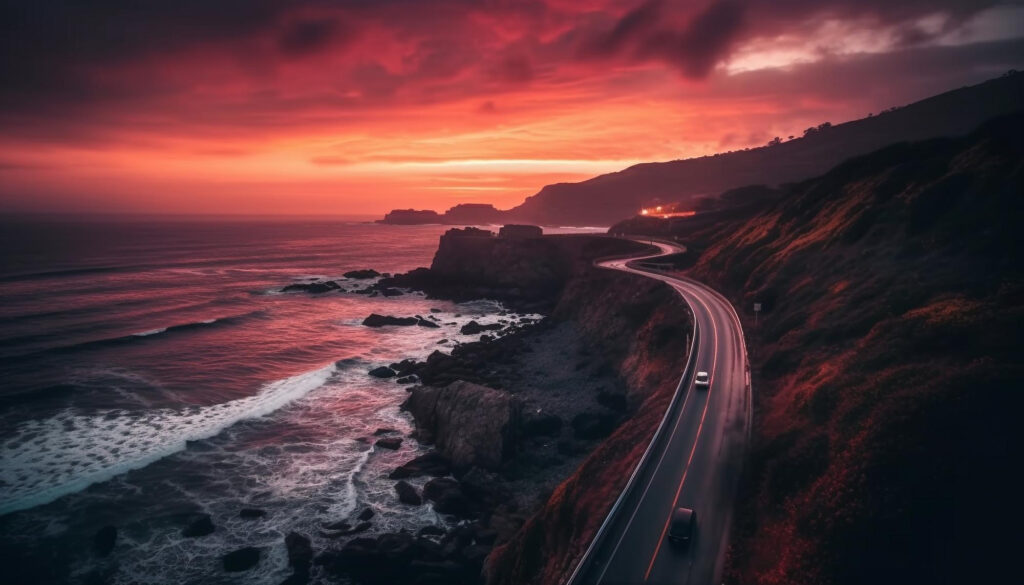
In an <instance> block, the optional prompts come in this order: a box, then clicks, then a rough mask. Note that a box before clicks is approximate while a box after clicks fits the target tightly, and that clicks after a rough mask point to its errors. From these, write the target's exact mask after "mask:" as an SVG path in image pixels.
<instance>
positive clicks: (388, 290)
mask: <svg viewBox="0 0 1024 585" xmlns="http://www.w3.org/2000/svg"><path fill="white" fill-rule="evenodd" d="M380 294H382V295H384V296H386V297H400V296H402V295H403V294H405V293H403V292H402V291H400V290H398V289H397V288H392V287H390V286H386V287H384V288H382V289H380Z"/></svg>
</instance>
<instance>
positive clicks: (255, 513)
mask: <svg viewBox="0 0 1024 585" xmlns="http://www.w3.org/2000/svg"><path fill="white" fill-rule="evenodd" d="M266 515H267V512H266V511H265V510H260V509H259V508H242V509H241V510H239V511H238V517H239V518H246V519H249V520H252V519H254V518H262V517H264V516H266Z"/></svg>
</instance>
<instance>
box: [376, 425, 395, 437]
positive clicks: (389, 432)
mask: <svg viewBox="0 0 1024 585" xmlns="http://www.w3.org/2000/svg"><path fill="white" fill-rule="evenodd" d="M397 432H398V429H390V428H387V427H381V428H379V429H377V430H376V431H373V434H374V435H376V436H378V437H379V436H381V435H393V434H395V433H397Z"/></svg>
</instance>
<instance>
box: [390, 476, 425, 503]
mask: <svg viewBox="0 0 1024 585" xmlns="http://www.w3.org/2000/svg"><path fill="white" fill-rule="evenodd" d="M395 491H396V492H398V501H399V502H402V503H403V504H409V505H410V506H419V505H420V504H422V503H423V498H421V497H420V494H419V492H417V491H416V488H415V487H413V486H412V484H410V483H409V482H407V481H405V480H402V481H399V482H398V483H396V484H395Z"/></svg>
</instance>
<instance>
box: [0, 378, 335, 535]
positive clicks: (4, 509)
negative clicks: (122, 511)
mask: <svg viewBox="0 0 1024 585" xmlns="http://www.w3.org/2000/svg"><path fill="white" fill-rule="evenodd" d="M336 371H337V366H336V365H335V364H333V363H332V364H330V365H327V366H324V367H322V368H320V369H317V370H313V371H310V372H305V373H303V374H299V375H296V376H292V377H290V378H285V379H283V380H278V381H276V382H272V383H270V384H267V385H266V386H264V387H263V389H262V390H261V391H260V392H258V393H257V394H254V395H253V396H249V397H246V398H241V399H238V400H233V401H231V402H225V403H222V404H217V405H214V406H206V407H190V408H184V409H159V410H151V411H146V412H144V413H130V412H127V411H123V410H113V411H107V412H101V413H96V414H92V415H88V416H83V415H80V414H76V413H75V412H74V411H72V410H65V411H62V412H60V413H58V414H56V415H54V416H52V417H49V418H47V419H42V420H31V421H26V422H23V423H21V424H20V425H19V426H18V427H17V429H16V430H15V433H14V434H13V436H11V437H10V438H9V439H8V440H6V441H4V443H3V444H2V445H0V461H3V466H2V468H0V515H3V514H8V513H10V512H14V511H17V510H24V509H27V508H32V507H35V506H39V505H42V504H46V503H49V502H52V501H53V500H56V499H57V498H59V497H61V496H64V495H67V494H70V493H74V492H77V491H81V490H83V489H85V488H86V487H88V486H90V485H92V484H94V483H97V482H101V481H105V480H108V479H110V478H113V477H115V476H117V475H120V474H122V473H125V472H127V471H130V470H132V469H139V468H142V467H145V466H147V465H149V464H151V463H153V462H155V461H158V460H160V459H162V458H164V457H167V456H168V455H171V454H173V453H176V452H178V451H182V450H184V449H185V448H186V446H187V444H188V442H189V441H197V440H201V439H207V438H210V437H213V436H215V435H217V434H219V433H221V432H222V431H224V430H225V429H227V428H228V427H230V426H232V425H234V424H235V423H237V422H239V421H242V420H246V419H251V418H258V417H262V416H265V415H268V414H270V413H272V412H274V411H275V410H278V409H279V408H281V407H283V406H285V405H286V404H288V403H290V402H292V401H294V400H296V399H298V398H301V397H302V396H305V395H306V394H308V393H309V392H311V391H313V390H315V389H316V388H319V387H320V386H323V385H324V384H325V383H326V382H327V381H328V379H330V377H331V376H332V375H333V374H334V373H335V372H336Z"/></svg>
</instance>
